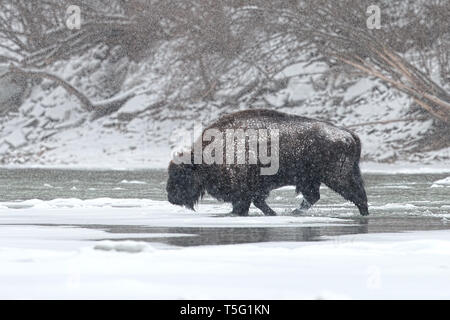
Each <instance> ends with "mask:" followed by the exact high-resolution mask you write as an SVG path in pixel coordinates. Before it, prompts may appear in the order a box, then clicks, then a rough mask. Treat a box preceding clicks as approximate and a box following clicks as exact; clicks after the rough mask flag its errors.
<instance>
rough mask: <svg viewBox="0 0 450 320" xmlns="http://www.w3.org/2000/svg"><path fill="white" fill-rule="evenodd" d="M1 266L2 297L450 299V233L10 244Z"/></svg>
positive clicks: (2, 249) (1, 257) (1, 253)
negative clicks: (178, 243) (165, 243)
mask: <svg viewBox="0 0 450 320" xmlns="http://www.w3.org/2000/svg"><path fill="white" fill-rule="evenodd" d="M5 231H7V230H5ZM70 231H73V232H75V233H77V232H78V231H76V230H75V229H70ZM67 234H68V235H70V233H69V232H67ZM66 236H67V235H66ZM61 238H62V237H61ZM56 241H58V240H57V239H55V240H54V242H56ZM59 241H61V242H66V241H67V240H64V239H61V240H59ZM30 243H31V241H30ZM0 264H1V265H2V271H1V273H0V298H2V299H5V298H6V299H11V298H19V299H305V298H306V299H348V298H349V299H352V298H354V299H449V298H450V293H449V291H448V285H449V282H448V279H449V278H448V275H449V270H450V232H448V231H430V232H411V233H404V234H369V235H352V236H340V237H333V238H328V241H324V242H315V243H311V242H308V243H305V242H295V243H293V242H285V243H264V244H251V245H250V244H247V245H227V246H203V247H189V248H183V249H181V248H170V247H158V246H157V245H150V244H145V243H142V242H139V241H130V240H128V241H119V242H111V241H101V242H98V243H96V244H95V243H91V242H81V241H80V242H78V247H76V246H73V247H71V248H69V249H66V250H52V249H51V248H48V247H42V248H36V247H21V248H18V247H17V246H14V245H12V244H10V245H9V246H5V245H4V243H3V242H2V246H1V247H0Z"/></svg>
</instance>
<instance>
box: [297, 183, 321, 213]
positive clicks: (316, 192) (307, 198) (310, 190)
mask: <svg viewBox="0 0 450 320" xmlns="http://www.w3.org/2000/svg"><path fill="white" fill-rule="evenodd" d="M296 191H297V193H299V192H301V193H302V195H303V201H302V203H301V204H300V207H299V208H297V209H295V210H294V211H292V213H294V214H301V213H304V212H305V211H306V210H308V209H309V208H311V207H312V206H313V205H314V204H315V203H316V202H317V201H319V199H320V181H313V182H310V183H306V184H305V185H302V186H300V185H298V186H297V188H296Z"/></svg>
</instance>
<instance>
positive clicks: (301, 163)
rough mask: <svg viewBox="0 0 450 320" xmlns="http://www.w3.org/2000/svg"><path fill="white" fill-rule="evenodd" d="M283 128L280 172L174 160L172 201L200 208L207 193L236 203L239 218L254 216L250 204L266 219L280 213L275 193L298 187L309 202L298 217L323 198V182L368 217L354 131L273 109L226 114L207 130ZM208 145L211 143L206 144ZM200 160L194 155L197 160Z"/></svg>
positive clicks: (170, 182)
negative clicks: (273, 205)
mask: <svg viewBox="0 0 450 320" xmlns="http://www.w3.org/2000/svg"><path fill="white" fill-rule="evenodd" d="M210 128H215V129H218V130H219V131H221V132H225V130H226V129H244V130H247V129H255V130H258V129H268V130H270V129H278V130H279V154H278V156H279V170H278V172H277V173H276V174H274V175H261V174H260V167H261V164H259V163H258V164H225V163H223V164H216V163H214V164H204V163H202V164H193V163H181V164H177V163H175V162H174V161H171V163H170V165H169V169H168V171H169V179H168V181H167V193H168V200H169V202H170V203H172V204H176V205H182V206H186V207H188V208H190V209H194V206H195V204H196V203H197V202H198V200H199V198H200V197H202V196H203V195H204V193H205V191H206V192H208V193H209V194H210V195H211V196H213V197H215V198H216V199H218V200H222V201H225V202H231V203H232V205H233V214H237V215H241V216H245V215H248V210H249V207H250V204H251V203H252V202H253V204H254V205H255V206H256V207H257V208H259V209H260V210H261V211H262V212H263V213H264V214H265V215H275V212H274V211H273V210H272V209H271V208H270V207H269V206H268V205H267V203H266V198H267V197H268V196H269V193H270V191H271V190H273V189H276V188H280V187H282V186H286V185H294V186H296V192H297V193H300V192H301V193H302V194H303V199H304V200H303V202H302V203H301V205H300V207H299V208H298V209H296V210H294V213H300V212H303V211H304V210H306V209H308V208H310V207H311V206H312V205H313V204H314V203H316V202H317V201H318V200H319V199H320V192H319V188H320V184H321V183H324V184H325V185H326V186H328V187H329V188H330V189H332V190H334V191H335V192H337V193H339V194H340V195H341V196H343V197H344V198H345V199H346V200H349V201H351V202H353V203H354V204H355V205H356V206H357V207H358V209H359V212H360V213H361V215H368V214H369V212H368V206H367V196H366V192H365V190H364V184H363V179H362V177H361V172H360V169H359V158H360V153H361V144H360V141H359V138H358V137H357V136H356V134H354V133H353V132H351V131H349V130H347V129H344V128H339V127H336V126H334V125H332V124H330V123H328V122H324V121H319V120H314V119H309V118H306V117H301V116H295V115H289V114H285V113H281V112H277V111H271V110H265V109H263V110H247V111H241V112H236V113H232V114H229V115H226V116H224V117H222V118H220V119H219V120H217V121H216V122H215V123H213V124H212V125H210V126H209V127H208V128H206V129H205V130H207V129H210ZM201 138H202V137H200V140H199V142H197V143H202V147H203V148H204V147H205V146H206V145H205V143H204V142H202V140H201ZM193 158H194V155H193V151H191V159H193Z"/></svg>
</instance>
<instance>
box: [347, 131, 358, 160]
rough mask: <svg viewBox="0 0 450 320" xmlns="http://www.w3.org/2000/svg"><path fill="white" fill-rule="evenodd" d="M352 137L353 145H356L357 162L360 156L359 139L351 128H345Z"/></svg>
mask: <svg viewBox="0 0 450 320" xmlns="http://www.w3.org/2000/svg"><path fill="white" fill-rule="evenodd" d="M347 131H348V132H349V133H350V134H351V135H352V137H353V139H354V140H355V145H356V150H355V151H356V154H355V157H356V162H357V163H359V158H361V140H360V139H359V137H358V135H357V134H356V133H354V132H353V131H351V130H347Z"/></svg>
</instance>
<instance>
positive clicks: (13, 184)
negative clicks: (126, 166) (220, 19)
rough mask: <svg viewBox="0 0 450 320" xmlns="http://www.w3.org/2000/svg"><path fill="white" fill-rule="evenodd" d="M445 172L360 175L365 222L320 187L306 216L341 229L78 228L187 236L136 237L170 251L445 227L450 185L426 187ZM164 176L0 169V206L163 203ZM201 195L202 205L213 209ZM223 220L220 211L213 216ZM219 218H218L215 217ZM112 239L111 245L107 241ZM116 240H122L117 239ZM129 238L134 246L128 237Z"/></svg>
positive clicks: (278, 203) (285, 205)
mask: <svg viewBox="0 0 450 320" xmlns="http://www.w3.org/2000/svg"><path fill="white" fill-rule="evenodd" d="M447 176H449V174H365V175H364V179H365V184H366V191H367V194H368V198H369V205H370V206H369V211H370V216H369V217H368V218H363V217H360V216H359V215H358V211H357V209H356V208H355V207H354V206H353V204H351V203H348V202H346V201H345V200H344V199H343V198H341V197H340V196H339V195H337V194H335V193H334V192H332V191H331V190H329V189H328V188H325V187H324V188H321V200H320V201H319V202H318V203H317V205H316V206H314V209H313V210H311V211H309V212H308V215H310V216H319V217H322V216H324V217H336V218H341V219H342V224H339V225H330V226H326V225H325V226H320V227H319V226H318V227H311V226H303V227H302V226H295V227H255V228H251V227H235V228H231V227H218V228H217V227H215V228H209V227H208V228H207V227H204V228H202V227H183V226H178V227H164V228H162V227H148V226H127V225H124V226H120V225H119V226H116V225H82V226H80V227H83V228H95V229H102V230H105V231H107V232H109V233H122V234H124V233H125V234H127V233H134V234H136V233H176V234H179V233H183V234H191V235H194V236H186V237H183V236H182V237H164V238H145V236H144V238H139V241H149V242H155V241H156V242H163V243H167V244H171V245H177V246H193V245H217V244H235V243H253V242H267V241H317V240H321V239H323V236H331V237H333V236H337V235H345V234H358V233H373V232H403V231H413V230H441V229H450V187H448V186H436V185H435V184H434V185H433V183H434V182H435V181H437V180H440V179H443V178H445V177H447ZM166 180H167V174H166V172H165V171H164V170H135V171H106V170H105V171H97V170H59V169H57V170H53V169H52V170H50V169H0V197H1V198H0V202H6V201H20V200H28V199H41V200H51V199H55V198H79V199H94V198H103V197H109V198H145V199H152V200H164V201H165V200H166V192H165V182H166ZM295 196H296V195H295V192H294V190H293V188H283V189H281V190H280V189H279V190H274V191H273V192H272V193H271V196H270V198H269V201H268V202H269V205H271V206H272V207H273V208H274V209H275V210H276V211H277V212H284V211H289V210H291V209H293V208H294V207H295V206H297V205H298V204H299V203H300V202H301V199H298V198H296V197H295ZM215 203H216V201H215V200H214V199H212V198H210V197H208V196H207V197H205V199H204V200H203V201H202V205H208V204H215ZM221 214H223V213H221ZM217 219H220V216H218V217H217ZM111 240H113V239H111ZM121 240H123V239H121ZM130 240H137V239H136V238H132V239H131V238H130Z"/></svg>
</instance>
